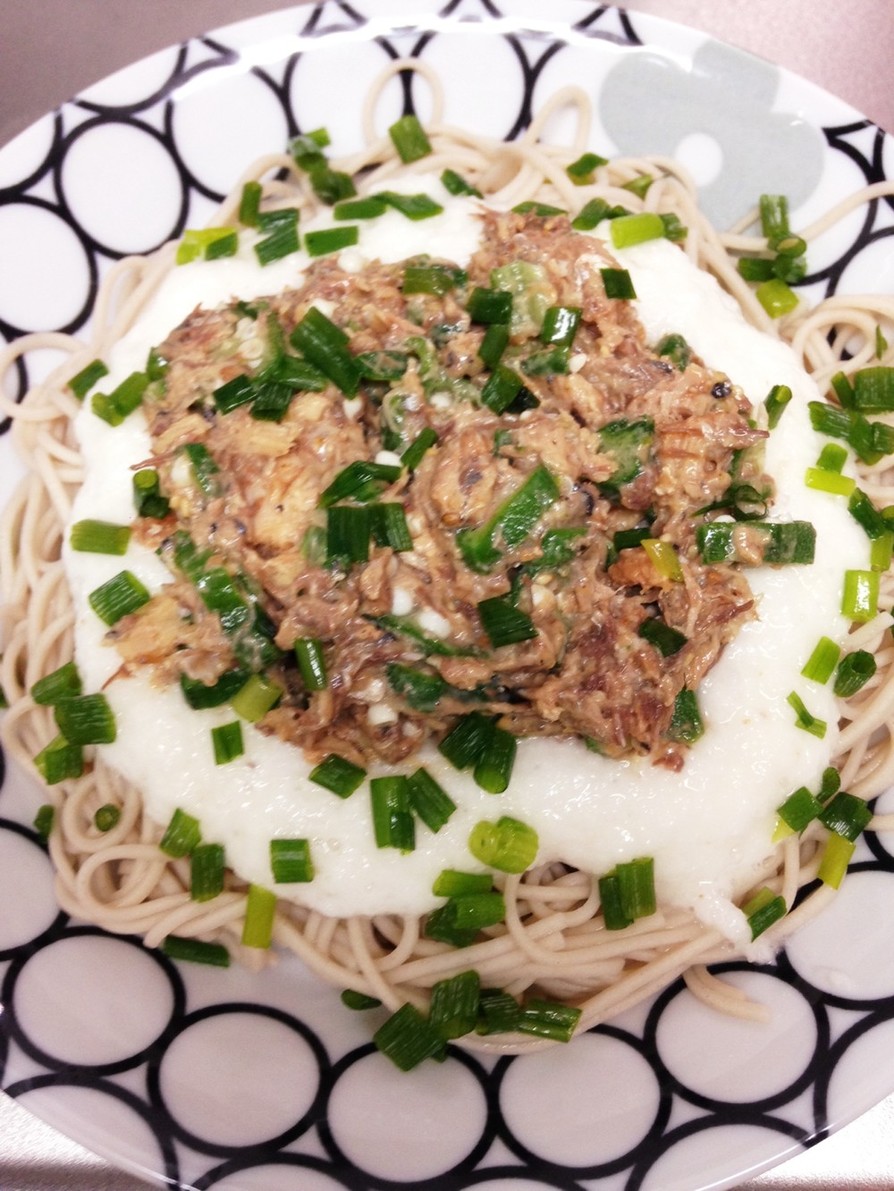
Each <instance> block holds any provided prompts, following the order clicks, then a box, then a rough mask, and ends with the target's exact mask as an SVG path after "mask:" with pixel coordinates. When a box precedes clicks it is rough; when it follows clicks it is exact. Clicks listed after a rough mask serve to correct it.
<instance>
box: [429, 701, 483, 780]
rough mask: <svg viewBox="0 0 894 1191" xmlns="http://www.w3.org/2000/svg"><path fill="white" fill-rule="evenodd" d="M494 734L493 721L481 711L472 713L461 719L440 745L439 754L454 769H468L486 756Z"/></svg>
mask: <svg viewBox="0 0 894 1191" xmlns="http://www.w3.org/2000/svg"><path fill="white" fill-rule="evenodd" d="M492 733H493V720H492V719H490V718H489V717H488V716H486V715H483V714H482V713H481V712H480V711H471V712H469V714H468V715H464V716H460V717H459V719H458V720H457V721H456V723H455V724H454V725H453V727H452V728H451V729H450V731H449V732H448V733H447V735H446V736H445V737H444V739H443V740H442V741H441V743H440V744H439V745H438V752H440V754H441V755H442V756H443V757H446V758H447V760H448V761H449V762H450V764H451V765H452V766H453V767H454V769H468V768H469V766H470V765H476V764H477V763H478V762H479V761H480V760H481V758H482V757H483V756H484V753H485V751H486V749H487V747H488V743H489V741H490V738H491V734H492Z"/></svg>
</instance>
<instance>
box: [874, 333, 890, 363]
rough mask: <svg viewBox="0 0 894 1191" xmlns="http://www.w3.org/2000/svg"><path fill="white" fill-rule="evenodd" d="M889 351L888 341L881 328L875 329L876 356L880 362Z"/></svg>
mask: <svg viewBox="0 0 894 1191" xmlns="http://www.w3.org/2000/svg"><path fill="white" fill-rule="evenodd" d="M887 350H888V341H887V339H886V338H885V336H884V332H883V331H882V329H881V327H876V328H875V356H876V359H877V360H880V359H881V358H882V356H883V355H884V354H885V352H886V351H887Z"/></svg>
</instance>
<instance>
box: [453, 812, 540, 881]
mask: <svg viewBox="0 0 894 1191" xmlns="http://www.w3.org/2000/svg"><path fill="white" fill-rule="evenodd" d="M538 846H539V841H538V838H537V832H536V831H535V830H534V828H533V827H529V826H528V825H527V824H526V823H522V822H520V821H519V820H518V819H513V818H512V817H511V816H509V815H502V816H501V817H500V818H499V819H497V821H496V822H492V821H490V820H487V819H482V820H481V821H480V822H478V823H476V824H475V826H474V827H473V828H472V831H471V833H470V835H469V851H470V852H471V853H472V855H473V856H474V857H475V859H476V860H480V861H481V863H482V864H486V865H488V867H490V868H495V869H499V871H500V872H504V873H523V872H525V870H526V869H529V868H530V867H531V865H532V864H533V863H534V860H535V859H536V857H537V848H538Z"/></svg>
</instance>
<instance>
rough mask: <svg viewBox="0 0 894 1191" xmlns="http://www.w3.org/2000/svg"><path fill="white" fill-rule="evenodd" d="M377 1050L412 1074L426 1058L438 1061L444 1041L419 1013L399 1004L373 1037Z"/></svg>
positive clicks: (410, 1007)
mask: <svg viewBox="0 0 894 1191" xmlns="http://www.w3.org/2000/svg"><path fill="white" fill-rule="evenodd" d="M373 1042H374V1043H375V1045H376V1049H377V1050H379V1051H381V1053H382V1054H383V1055H385V1056H386V1057H387V1058H389V1059H390V1060H391V1062H392V1063H394V1065H395V1067H397V1068H399V1069H400V1070H401V1071H412V1070H413V1068H414V1067H418V1065H419V1064H420V1063H422V1062H423V1061H424V1060H425V1059H433V1058H438V1057H440V1055H441V1054H442V1053H443V1051H444V1046H445V1043H444V1039H443V1038H442V1037H441V1035H440V1034H439V1033H438V1032H437V1030H436V1029H435V1028H434V1026H432V1025H431V1023H430V1022H429V1021H428V1019H427V1018H426V1017H424V1016H423V1015H422V1014H421V1013H420V1012H419V1010H418V1009H417V1008H416V1007H415V1006H414V1005H410V1004H406V1005H402V1006H401V1007H400V1009H398V1010H397V1012H396V1013H392V1015H391V1016H390V1017H389V1018H388V1020H387V1021H386V1022H385V1023H384V1025H382V1026H380V1027H379V1029H378V1030H376V1032H375V1034H373Z"/></svg>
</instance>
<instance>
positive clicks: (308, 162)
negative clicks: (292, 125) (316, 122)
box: [289, 128, 331, 170]
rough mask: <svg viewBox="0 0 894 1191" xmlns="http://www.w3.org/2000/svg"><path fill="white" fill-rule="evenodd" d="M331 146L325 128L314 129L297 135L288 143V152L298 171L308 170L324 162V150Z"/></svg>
mask: <svg viewBox="0 0 894 1191" xmlns="http://www.w3.org/2000/svg"><path fill="white" fill-rule="evenodd" d="M330 144H331V141H330V138H329V132H328V131H327V129H325V128H314V129H312V130H311V131H310V132H302V133H299V135H298V136H296V137H293V138H292V140H291V141H290V142H289V152H290V153H291V154H292V157H293V158H294V161H295V164H296V165H297V166H298V168H299V169H302V170H309V169H312V168H313V167H314V166H316V165H319V164H320V162H325V160H326V154H325V153H324V152H323V150H324V149H326V148H328V146H329V145H330Z"/></svg>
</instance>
